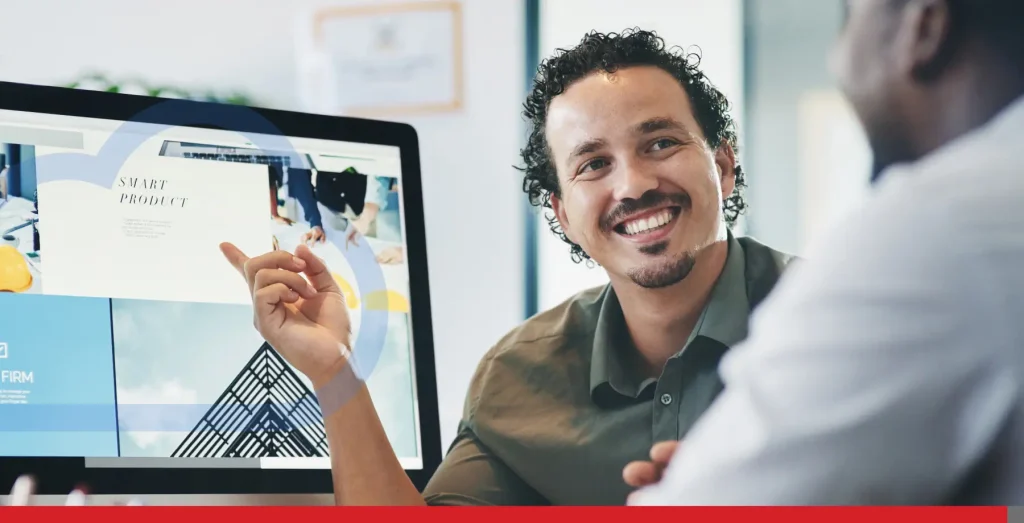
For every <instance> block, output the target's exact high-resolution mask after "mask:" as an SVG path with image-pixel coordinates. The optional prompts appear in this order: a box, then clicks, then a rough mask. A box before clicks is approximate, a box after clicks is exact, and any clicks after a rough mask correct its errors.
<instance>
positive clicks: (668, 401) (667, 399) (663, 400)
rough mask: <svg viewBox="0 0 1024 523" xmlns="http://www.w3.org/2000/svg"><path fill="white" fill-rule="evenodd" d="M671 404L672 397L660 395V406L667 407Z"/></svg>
mask: <svg viewBox="0 0 1024 523" xmlns="http://www.w3.org/2000/svg"><path fill="white" fill-rule="evenodd" d="M671 403H672V395H671V394H662V395H661V404H662V405H669V404H671Z"/></svg>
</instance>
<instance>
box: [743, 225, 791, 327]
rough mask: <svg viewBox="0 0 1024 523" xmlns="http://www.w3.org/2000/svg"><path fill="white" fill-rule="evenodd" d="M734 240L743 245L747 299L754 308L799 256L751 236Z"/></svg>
mask: <svg viewBox="0 0 1024 523" xmlns="http://www.w3.org/2000/svg"><path fill="white" fill-rule="evenodd" d="M736 240H737V241H738V242H739V244H740V245H741V246H742V247H743V255H744V258H745V264H746V267H745V270H746V279H747V281H746V285H747V299H748V301H749V304H750V308H751V309H754V308H755V307H757V305H758V304H760V303H761V301H763V300H764V299H765V298H766V297H767V296H768V294H769V293H771V291H772V289H774V288H775V284H776V283H778V281H779V278H781V277H782V273H783V272H784V271H785V270H786V268H787V267H789V266H790V265H791V264H793V263H794V262H795V261H796V260H799V258H797V257H796V256H795V255H793V254H790V253H787V252H783V251H780V250H778V249H775V248H773V247H769V246H767V245H765V244H763V243H761V242H760V241H758V240H756V239H754V238H753V237H751V236H741V237H737V238H736Z"/></svg>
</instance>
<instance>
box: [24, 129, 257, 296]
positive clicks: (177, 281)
mask: <svg viewBox="0 0 1024 523" xmlns="http://www.w3.org/2000/svg"><path fill="white" fill-rule="evenodd" d="M88 134H89V135H90V136H88V138H89V140H87V142H86V148H87V151H85V152H86V153H89V152H92V151H88V149H93V148H94V147H95V143H96V138H98V137H96V136H94V135H95V134H97V133H88ZM162 142H163V140H162V139H161V138H159V137H154V138H152V139H150V140H148V141H147V142H146V143H145V144H144V145H143V146H142V147H139V148H138V149H137V150H136V151H135V152H134V153H133V154H132V155H131V156H129V158H128V159H127V160H126V161H125V162H124V164H123V165H122V166H120V168H119V169H118V172H117V178H116V179H115V180H114V181H113V184H112V186H111V187H109V188H105V187H98V186H96V185H92V184H88V183H84V182H79V181H71V180H59V178H60V173H46V172H45V170H46V169H49V168H51V167H49V166H52V165H55V164H53V163H50V162H47V161H46V159H45V156H46V155H48V154H61V153H67V152H70V151H67V150H62V149H54V148H47V147H39V148H37V165H38V168H39V177H40V178H41V179H42V178H51V176H52V177H53V178H57V179H58V180H59V181H51V182H47V183H42V184H40V185H39V216H40V221H39V231H40V237H41V238H43V242H44V243H45V248H44V250H43V264H44V265H43V267H44V270H45V275H44V277H43V292H44V293H45V294H60V295H68V296H92V297H105V298H106V297H109V298H127V299H146V300H172V301H191V302H204V303H237V304H245V303H249V301H250V299H249V296H248V294H247V292H246V291H247V289H246V287H245V286H243V285H239V284H238V275H237V274H235V271H234V269H233V268H232V267H231V266H230V265H229V264H227V263H225V261H224V258H223V255H222V254H221V252H220V250H219V248H218V245H219V244H220V243H221V242H224V241H230V242H232V243H234V244H236V245H238V246H239V248H241V249H242V250H243V251H245V252H250V253H258V252H266V251H268V250H270V249H271V247H272V244H271V235H270V229H269V219H268V218H269V214H270V208H269V207H270V204H269V197H268V191H269V188H268V187H269V186H268V176H267V171H266V166H261V165H253V164H241V163H227V162H212V161H211V162H205V161H197V160H190V159H182V158H165V157H160V156H159V155H158V153H159V145H160V144H161V143H162ZM122 178H125V179H131V178H136V179H146V180H159V181H161V182H160V183H164V182H165V189H164V190H162V191H160V190H147V189H138V188H136V189H130V188H128V187H118V180H119V179H122ZM125 193H127V194H139V195H145V196H147V197H153V196H155V197H160V196H166V197H168V198H170V197H185V198H188V199H187V200H186V201H185V204H184V206H183V207H180V206H179V207H167V206H150V205H140V204H129V203H121V202H120V200H121V198H122V194H125ZM142 222H145V223H157V224H159V225H156V226H144V227H151V228H152V231H153V233H154V234H156V235H161V236H162V237H159V238H153V237H139V236H134V235H133V234H137V233H129V232H127V231H126V227H128V226H129V224H130V223H142Z"/></svg>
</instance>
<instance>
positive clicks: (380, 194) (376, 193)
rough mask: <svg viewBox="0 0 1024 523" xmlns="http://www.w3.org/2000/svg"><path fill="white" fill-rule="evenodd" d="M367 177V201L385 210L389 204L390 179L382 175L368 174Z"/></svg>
mask: <svg viewBox="0 0 1024 523" xmlns="http://www.w3.org/2000/svg"><path fill="white" fill-rule="evenodd" d="M367 178H368V179H367V180H366V201H365V203H372V204H374V205H376V206H377V208H378V209H380V210H382V211H383V210H384V208H385V207H387V204H388V183H387V182H388V179H387V178H381V177H380V176H368V177H367Z"/></svg>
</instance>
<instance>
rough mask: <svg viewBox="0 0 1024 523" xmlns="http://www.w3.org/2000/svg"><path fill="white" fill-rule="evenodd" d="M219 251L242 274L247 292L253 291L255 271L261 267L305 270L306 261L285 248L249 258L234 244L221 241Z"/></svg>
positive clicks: (295, 270)
mask: <svg viewBox="0 0 1024 523" xmlns="http://www.w3.org/2000/svg"><path fill="white" fill-rule="evenodd" d="M221 251H222V252H223V253H224V256H225V257H226V258H227V259H228V261H229V262H230V263H231V265H232V266H234V267H235V269H236V270H237V271H238V272H239V273H241V274H242V276H243V277H244V278H245V283H246V284H247V285H249V292H252V291H253V284H254V279H255V278H256V273H258V272H259V271H261V270H263V269H285V270H288V271H292V272H300V271H303V270H306V268H307V265H306V261H305V260H303V259H302V258H299V257H298V256H295V255H294V254H291V253H289V252H288V251H285V250H277V251H270V252H268V253H266V254H262V255H260V256H257V257H255V258H249V257H248V256H246V255H245V253H243V252H242V251H241V249H239V248H238V247H235V246H234V245H232V244H230V243H222V244H221Z"/></svg>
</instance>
